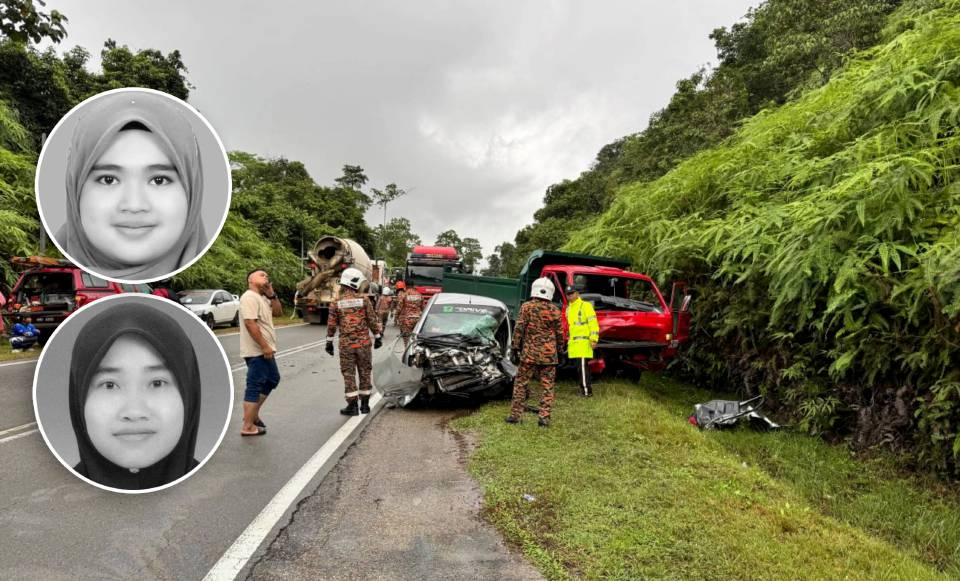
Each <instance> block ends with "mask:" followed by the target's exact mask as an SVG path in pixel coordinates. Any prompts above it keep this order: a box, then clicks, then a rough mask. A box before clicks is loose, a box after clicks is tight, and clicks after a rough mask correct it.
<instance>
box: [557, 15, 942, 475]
mask: <svg viewBox="0 0 960 581" xmlns="http://www.w3.org/2000/svg"><path fill="white" fill-rule="evenodd" d="M926 4H927V5H925V6H924V7H923V8H922V9H917V8H916V7H914V6H911V5H905V7H904V8H903V9H902V10H900V11H898V12H895V13H894V14H893V15H892V16H891V19H890V21H889V22H888V26H887V28H886V29H885V32H884V41H883V42H882V43H881V44H879V45H878V46H877V47H875V48H873V49H870V50H867V51H864V52H863V53H861V54H859V55H858V56H856V57H854V58H852V59H850V60H849V61H848V62H847V63H846V65H845V66H844V67H843V68H842V69H841V70H839V71H838V72H837V73H836V74H835V75H834V76H833V77H832V78H831V80H830V82H828V83H827V84H826V85H824V86H823V87H820V88H817V89H814V90H811V91H808V92H807V93H805V94H804V95H803V96H801V97H799V98H798V99H796V100H795V101H792V102H790V103H787V104H785V105H783V106H781V107H778V108H774V109H770V110H767V111H764V112H762V113H761V114H758V115H757V116H755V117H753V118H751V119H750V120H748V121H747V122H745V124H744V125H743V127H742V128H741V129H739V130H738V131H737V132H736V133H735V134H733V135H732V136H731V137H729V138H728V139H727V140H725V141H724V142H723V143H722V144H721V145H719V146H716V147H714V148H711V149H708V150H704V151H703V152H701V153H699V154H697V155H695V156H694V157H692V158H690V159H689V160H687V161H685V162H683V163H681V164H680V165H678V166H677V167H676V168H675V169H674V170H672V171H671V172H670V173H668V174H666V175H664V176H663V177H661V178H659V179H657V180H654V181H650V182H645V183H635V184H631V185H628V186H625V187H624V188H623V189H622V190H621V191H620V193H619V196H618V198H617V201H616V202H615V203H614V204H613V206H612V207H611V209H610V211H609V212H607V213H606V214H604V215H603V216H602V217H600V218H599V219H597V220H596V221H595V223H594V224H592V225H591V226H590V227H588V228H586V229H583V230H581V231H579V232H577V233H576V234H574V236H573V238H572V239H571V241H570V242H569V243H568V245H567V246H566V248H567V249H570V250H575V251H593V252H596V253H599V254H607V255H623V256H628V257H629V258H630V259H631V260H632V262H633V263H634V265H635V266H636V267H637V268H638V269H639V270H641V271H643V272H652V273H655V274H656V275H657V276H658V277H662V278H664V279H671V278H680V279H684V280H686V281H688V282H690V283H691V284H692V286H693V287H694V288H696V289H697V299H696V300H697V302H696V306H695V313H696V314H695V316H696V320H695V324H696V326H697V329H696V332H695V339H694V343H693V345H692V346H691V348H690V351H689V353H690V357H689V358H688V359H687V367H686V369H685V371H686V372H687V374H688V376H692V377H695V378H697V379H698V380H700V381H703V382H708V383H709V384H711V385H714V386H723V385H735V386H739V387H740V388H741V389H742V390H743V391H744V392H745V393H758V392H759V393H765V394H767V395H768V396H770V397H771V398H773V399H776V400H778V401H779V402H781V403H784V404H787V405H788V406H790V407H791V408H792V409H793V410H795V412H796V414H797V417H798V419H799V422H800V425H801V426H802V427H804V428H806V429H808V430H810V431H812V432H815V433H828V434H832V435H839V436H847V435H849V437H850V438H851V439H852V440H853V441H854V442H855V443H856V444H858V445H859V446H861V447H869V446H875V445H880V444H883V445H887V446H889V447H892V448H894V449H898V450H911V451H915V456H914V458H915V460H916V464H919V465H921V466H923V467H925V468H932V469H934V470H937V471H940V472H942V473H944V474H947V475H953V476H960V466H958V463H957V458H958V454H960V276H958V274H960V235H958V232H960V230H958V225H960V187H958V186H960V182H958V178H960V132H958V128H960V55H958V53H957V48H956V47H958V46H960V2H957V1H955V0H954V1H946V2H941V3H936V4H938V5H939V6H938V7H937V8H935V9H932V10H931V9H929V4H930V3H926Z"/></svg>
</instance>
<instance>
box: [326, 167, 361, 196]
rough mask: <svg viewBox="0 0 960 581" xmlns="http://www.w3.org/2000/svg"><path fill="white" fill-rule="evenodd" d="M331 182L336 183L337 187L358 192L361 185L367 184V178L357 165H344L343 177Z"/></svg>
mask: <svg viewBox="0 0 960 581" xmlns="http://www.w3.org/2000/svg"><path fill="white" fill-rule="evenodd" d="M333 181H335V182H337V185H339V186H340V187H341V188H348V189H351V190H356V191H358V192H359V191H361V188H363V184H365V183H367V176H366V174H364V173H363V168H362V167H360V166H359V165H348V164H344V166H343V175H342V176H340V177H338V178H337V179H335V180H333Z"/></svg>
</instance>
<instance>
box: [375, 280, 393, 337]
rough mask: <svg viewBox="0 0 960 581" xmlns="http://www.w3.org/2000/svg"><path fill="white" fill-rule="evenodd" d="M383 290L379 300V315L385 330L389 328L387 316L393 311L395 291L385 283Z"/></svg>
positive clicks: (381, 325) (381, 326)
mask: <svg viewBox="0 0 960 581" xmlns="http://www.w3.org/2000/svg"><path fill="white" fill-rule="evenodd" d="M381 292H382V295H381V297H380V300H379V301H378V302H377V315H378V316H379V317H380V328H381V329H383V330H384V331H385V330H386V329H387V318H388V317H389V316H390V313H391V312H393V291H391V290H390V287H389V286H386V285H384V287H383V290H382V291H381Z"/></svg>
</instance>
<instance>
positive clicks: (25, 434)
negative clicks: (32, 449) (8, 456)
mask: <svg viewBox="0 0 960 581" xmlns="http://www.w3.org/2000/svg"><path fill="white" fill-rule="evenodd" d="M39 431H40V430H38V429H36V428H34V429H32V430H30V431H29V432H24V433H22V434H17V435H15V436H9V437H7V438H3V439H0V444H2V443H4V442H12V441H13V440H18V439H20V438H22V437H24V436H29V435H30V434H32V433H34V432H39Z"/></svg>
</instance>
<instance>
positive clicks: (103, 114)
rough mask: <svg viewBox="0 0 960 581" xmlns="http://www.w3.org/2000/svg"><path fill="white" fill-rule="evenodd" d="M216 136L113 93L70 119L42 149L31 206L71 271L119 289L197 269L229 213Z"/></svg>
mask: <svg viewBox="0 0 960 581" xmlns="http://www.w3.org/2000/svg"><path fill="white" fill-rule="evenodd" d="M230 187H231V183H230V164H229V161H228V159H227V154H226V151H225V150H224V148H223V144H222V143H221V141H220V138H219V136H218V135H217V134H216V132H215V131H214V130H213V128H212V127H211V126H210V124H209V123H208V122H207V120H206V119H204V118H203V116H201V115H200V113H199V112H197V111H196V110H195V109H194V108H193V107H191V106H190V105H188V104H187V103H185V102H183V101H181V100H180V99H177V98H176V97H172V96H170V95H167V94H166V93H162V92H160V91H155V90H153V89H115V90H112V91H107V92H104V93H100V94H99V95H95V96H93V97H91V98H89V99H87V100H86V101H84V102H82V103H80V104H79V105H77V106H76V107H74V108H73V109H71V110H70V112H69V113H67V114H66V115H65V116H64V117H63V119H61V120H60V122H59V123H57V125H56V127H54V128H53V131H52V132H51V133H50V136H49V137H48V138H47V140H46V141H45V142H44V145H43V149H42V150H41V152H40V159H39V161H38V163H37V176H36V183H35V188H36V192H37V207H38V209H39V210H40V219H41V220H42V221H43V225H44V227H46V229H47V232H48V233H49V235H50V237H51V239H52V240H53V242H54V243H55V244H56V245H57V247H58V248H59V249H60V251H61V252H63V254H64V256H66V257H67V258H69V259H70V260H71V261H72V262H73V263H75V264H76V265H77V266H80V267H81V268H84V269H86V270H89V271H90V272H93V273H94V274H97V275H99V276H101V277H104V278H108V279H111V280H114V281H120V282H151V281H155V280H160V279H163V278H168V277H170V276H171V275H173V274H176V273H177V272H180V271H181V270H183V269H184V268H187V267H188V266H190V265H191V264H193V263H194V262H195V261H196V260H198V259H199V258H200V257H201V256H203V254H204V253H205V252H206V251H207V249H208V248H210V245H211V244H213V241H214V240H215V239H216V236H217V234H219V232H220V229H221V228H222V227H223V223H224V221H225V220H226V217H227V211H228V210H229V209H230Z"/></svg>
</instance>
